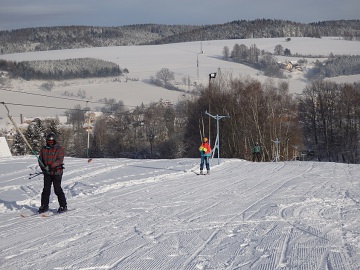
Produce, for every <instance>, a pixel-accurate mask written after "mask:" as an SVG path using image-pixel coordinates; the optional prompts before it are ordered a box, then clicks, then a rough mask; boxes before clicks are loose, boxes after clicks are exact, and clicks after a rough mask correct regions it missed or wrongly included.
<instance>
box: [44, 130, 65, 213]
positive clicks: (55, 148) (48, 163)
mask: <svg viewBox="0 0 360 270" xmlns="http://www.w3.org/2000/svg"><path fill="white" fill-rule="evenodd" d="M39 160H40V161H41V162H42V164H41V162H40V161H39V165H40V167H41V170H42V171H43V174H44V188H43V191H42V193H41V206H40V208H39V210H38V212H39V213H44V212H46V211H48V210H49V198H50V193H51V185H52V184H53V185H54V192H55V194H56V196H57V198H58V202H59V205H60V207H59V209H58V212H59V213H61V212H65V211H67V203H66V198H65V194H64V191H63V190H62V188H61V179H62V175H63V165H64V149H63V148H62V147H61V146H60V145H58V144H57V142H56V135H55V134H54V133H50V134H48V135H47V136H46V145H45V146H44V147H43V148H42V149H41V151H40V155H39Z"/></svg>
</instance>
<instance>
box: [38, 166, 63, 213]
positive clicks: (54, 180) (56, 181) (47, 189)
mask: <svg viewBox="0 0 360 270" xmlns="http://www.w3.org/2000/svg"><path fill="white" fill-rule="evenodd" d="M61 179H62V175H50V174H47V173H44V188H43V191H42V193H41V205H42V206H46V207H48V206H49V200H50V193H51V185H52V184H53V185H54V192H55V194H56V196H57V198H58V202H59V205H60V206H62V207H65V206H66V198H65V194H64V191H63V190H62V188H61Z"/></svg>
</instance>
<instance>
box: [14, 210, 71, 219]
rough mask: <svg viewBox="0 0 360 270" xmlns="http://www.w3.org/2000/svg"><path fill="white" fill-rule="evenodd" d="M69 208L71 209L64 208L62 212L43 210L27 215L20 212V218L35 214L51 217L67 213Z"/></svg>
mask: <svg viewBox="0 0 360 270" xmlns="http://www.w3.org/2000/svg"><path fill="white" fill-rule="evenodd" d="M71 210H73V209H68V210H66V211H64V212H58V211H57V210H48V211H46V212H43V213H39V212H32V213H31V214H28V215H27V214H24V213H22V212H20V217H22V218H26V217H35V216H38V217H52V216H57V215H61V214H64V213H67V212H69V211H71Z"/></svg>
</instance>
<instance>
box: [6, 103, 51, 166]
mask: <svg viewBox="0 0 360 270" xmlns="http://www.w3.org/2000/svg"><path fill="white" fill-rule="evenodd" d="M1 104H3V105H4V107H5V108H6V110H7V112H8V114H7V116H8V117H9V119H10V121H11V122H12V123H13V125H14V127H15V128H16V130H17V132H18V133H19V134H20V136H21V138H22V139H23V140H24V142H25V143H26V145H27V146H28V147H29V149H30V150H31V152H32V154H33V155H34V156H35V157H36V158H37V160H38V161H39V163H40V164H41V166H42V167H43V168H45V165H44V163H43V162H42V161H41V159H40V158H39V157H38V156H37V154H36V153H35V151H34V149H33V148H32V147H31V145H30V143H29V142H28V140H27V139H26V138H25V136H24V134H23V133H22V132H21V131H20V129H19V127H18V126H17V124H16V123H15V121H14V119H13V118H12V117H11V115H10V111H9V108H8V107H7V106H6V104H5V102H1Z"/></svg>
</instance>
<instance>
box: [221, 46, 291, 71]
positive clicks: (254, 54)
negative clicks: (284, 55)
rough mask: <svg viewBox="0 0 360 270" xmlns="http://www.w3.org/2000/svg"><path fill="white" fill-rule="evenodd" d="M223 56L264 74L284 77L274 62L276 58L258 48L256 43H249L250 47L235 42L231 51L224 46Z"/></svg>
mask: <svg viewBox="0 0 360 270" xmlns="http://www.w3.org/2000/svg"><path fill="white" fill-rule="evenodd" d="M276 49H277V48H275V50H276ZM223 57H224V59H225V60H228V59H229V58H231V59H232V61H234V62H236V63H241V64H245V65H249V66H251V67H253V68H256V69H259V70H261V71H263V72H264V75H265V76H269V77H276V78H284V74H283V71H282V70H281V69H280V67H279V66H278V65H277V63H276V58H275V57H274V56H273V55H272V54H270V53H268V52H265V51H263V50H260V49H258V48H257V46H256V44H253V45H251V46H250V48H248V47H247V46H246V45H244V44H240V45H239V44H235V45H234V47H233V49H232V51H231V52H230V49H229V48H228V47H227V46H225V47H224V48H223Z"/></svg>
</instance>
